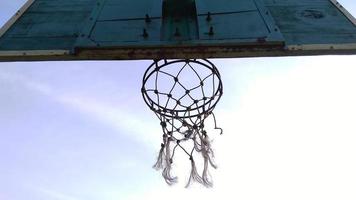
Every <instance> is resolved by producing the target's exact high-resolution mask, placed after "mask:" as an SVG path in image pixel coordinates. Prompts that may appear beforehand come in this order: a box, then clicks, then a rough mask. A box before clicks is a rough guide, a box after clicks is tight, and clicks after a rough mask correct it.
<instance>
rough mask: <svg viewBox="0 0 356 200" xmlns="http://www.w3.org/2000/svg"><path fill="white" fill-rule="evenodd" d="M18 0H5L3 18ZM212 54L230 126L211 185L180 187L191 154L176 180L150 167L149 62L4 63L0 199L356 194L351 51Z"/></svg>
mask: <svg viewBox="0 0 356 200" xmlns="http://www.w3.org/2000/svg"><path fill="white" fill-rule="evenodd" d="M340 2H342V3H343V5H344V6H345V7H346V8H349V10H350V11H351V12H352V13H353V14H354V15H355V14H356V5H355V4H354V2H353V0H343V1H340ZM23 3H24V0H1V2H0V25H2V24H4V23H5V21H6V20H7V19H8V18H9V17H10V16H11V15H12V14H13V13H14V12H15V11H16V9H18V8H19V7H20V6H21V5H22V4H23ZM213 62H214V63H215V64H216V65H217V66H218V67H219V69H220V72H221V74H222V77H223V81H224V96H223V98H222V100H221V102H220V104H218V106H217V108H216V110H215V114H216V117H217V120H218V124H219V125H220V126H221V127H223V128H224V133H225V134H224V135H222V136H218V135H213V137H212V138H213V139H214V142H213V147H214V149H215V151H216V158H217V162H218V165H219V168H218V169H217V170H212V171H211V173H212V175H213V178H214V188H212V189H206V188H202V187H201V186H199V185H197V184H194V185H193V186H192V187H191V188H189V189H185V188H184V185H185V183H186V180H187V178H188V174H186V173H187V172H188V171H189V170H190V169H189V163H188V164H187V163H185V162H176V163H175V167H176V169H177V174H183V176H180V182H179V184H177V185H176V186H173V187H169V186H167V185H166V184H165V182H164V180H163V179H162V177H161V176H160V173H159V172H156V171H155V170H153V169H152V164H153V163H154V161H155V158H156V155H157V152H158V150H159V147H160V142H161V135H162V134H161V130H160V126H159V122H158V120H157V118H156V117H155V116H154V114H153V113H152V112H151V111H149V110H148V108H146V105H145V104H144V102H143V100H142V97H141V93H140V87H141V86H140V84H141V78H142V75H143V73H144V71H145V69H146V67H147V66H148V65H149V64H150V61H115V62H31V63H23V62H21V63H0V200H98V199H100V200H139V199H156V200H163V199H171V200H178V199H179V200H181V199H188V198H189V199H193V198H195V199H198V198H199V199H205V200H213V199H214V200H216V199H221V198H222V197H223V196H225V195H228V196H229V199H241V200H260V199H273V200H282V199H283V200H285V199H290V200H292V199H295V200H300V199H304V200H309V199H310V200H315V199H323V200H325V199H330V200H331V199H343V200H354V199H356V190H355V188H356V170H355V169H356V159H355V155H356V145H355V144H356V104H355V102H356V92H355V90H356V78H355V77H356V67H355V63H356V56H319V57H293V58H250V59H227V60H225V59H220V60H213ZM184 175H186V176H184Z"/></svg>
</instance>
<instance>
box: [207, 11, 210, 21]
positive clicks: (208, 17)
mask: <svg viewBox="0 0 356 200" xmlns="http://www.w3.org/2000/svg"><path fill="white" fill-rule="evenodd" d="M206 21H208V22H210V21H211V13H210V12H208V16H206Z"/></svg>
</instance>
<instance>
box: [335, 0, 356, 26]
mask: <svg viewBox="0 0 356 200" xmlns="http://www.w3.org/2000/svg"><path fill="white" fill-rule="evenodd" d="M330 2H331V3H332V4H334V6H335V7H336V8H337V9H338V10H339V11H340V12H342V14H344V15H345V17H347V19H348V20H350V21H351V22H352V23H353V24H354V26H356V18H355V17H354V16H352V14H351V13H350V12H349V11H348V10H346V8H344V6H342V5H341V4H340V3H339V2H338V1H337V0H330Z"/></svg>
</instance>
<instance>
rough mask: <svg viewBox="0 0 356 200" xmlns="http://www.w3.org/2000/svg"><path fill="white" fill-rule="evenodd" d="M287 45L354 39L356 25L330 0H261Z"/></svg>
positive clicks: (341, 41) (354, 41) (337, 42)
mask: <svg viewBox="0 0 356 200" xmlns="http://www.w3.org/2000/svg"><path fill="white" fill-rule="evenodd" d="M264 1H265V2H266V5H268V8H269V10H270V11H271V13H272V16H273V17H274V19H275V21H276V24H277V25H278V27H279V28H280V30H281V32H282V34H283V35H284V37H285V39H286V44H287V45H299V44H339V43H344V44H347V43H356V40H355V38H354V35H355V34H356V27H355V26H354V25H353V24H352V23H351V21H350V20H349V19H348V18H346V17H345V15H344V14H343V13H342V12H341V11H340V10H338V9H337V8H336V7H335V6H334V5H333V4H332V3H331V2H330V1H329V0H314V1H311V0H300V1H294V0H264Z"/></svg>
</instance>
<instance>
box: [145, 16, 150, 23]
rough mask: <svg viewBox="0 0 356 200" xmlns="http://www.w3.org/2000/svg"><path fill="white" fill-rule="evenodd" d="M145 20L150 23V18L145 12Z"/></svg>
mask: <svg viewBox="0 0 356 200" xmlns="http://www.w3.org/2000/svg"><path fill="white" fill-rule="evenodd" d="M145 22H146V23H150V22H151V18H150V16H149V15H148V14H146V17H145Z"/></svg>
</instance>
